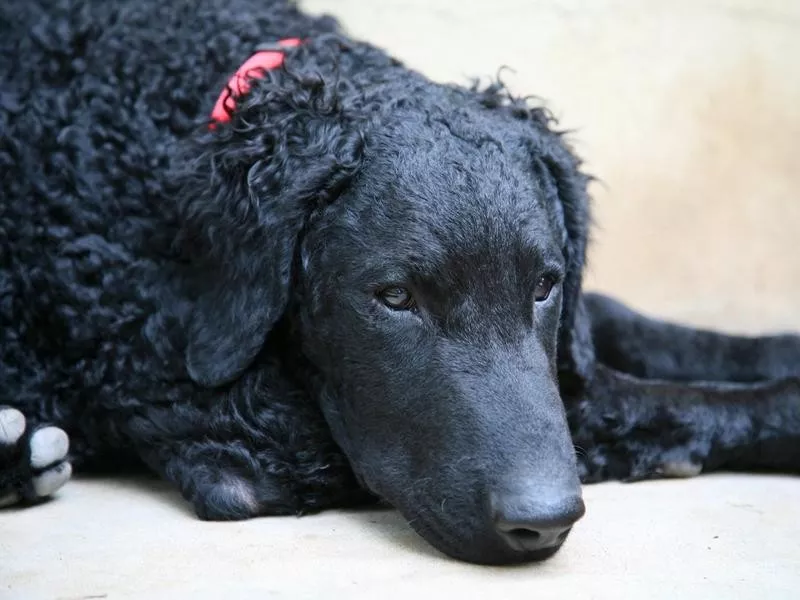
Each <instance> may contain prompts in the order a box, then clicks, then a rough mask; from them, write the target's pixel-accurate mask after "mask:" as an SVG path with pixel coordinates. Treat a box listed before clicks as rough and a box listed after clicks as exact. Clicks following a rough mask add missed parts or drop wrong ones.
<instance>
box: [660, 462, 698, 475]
mask: <svg viewBox="0 0 800 600" xmlns="http://www.w3.org/2000/svg"><path fill="white" fill-rule="evenodd" d="M702 470H703V465H698V464H696V463H692V462H689V461H688V460H687V461H677V462H668V463H664V465H662V467H661V472H662V474H664V475H665V476H667V477H695V476H697V475H700V473H701V471H702Z"/></svg>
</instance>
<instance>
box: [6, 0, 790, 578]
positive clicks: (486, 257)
mask: <svg viewBox="0 0 800 600" xmlns="http://www.w3.org/2000/svg"><path fill="white" fill-rule="evenodd" d="M0 33H1V34H2V35H0V47H1V48H2V54H1V55H0V56H1V58H0V61H1V62H0V75H2V82H3V84H2V90H1V92H0V169H2V205H0V324H1V325H2V333H1V334H0V336H1V337H0V344H1V346H0V405H5V408H4V409H0V500H2V502H3V503H6V504H9V503H12V502H16V501H27V502H32V501H36V500H37V499H39V498H41V497H44V496H47V495H49V494H51V493H52V492H53V491H54V490H55V489H56V488H58V487H59V486H60V485H61V484H62V483H63V482H64V481H66V479H67V478H68V477H69V474H70V468H71V467H70V464H69V463H68V462H67V457H66V454H67V437H66V435H65V434H64V431H66V432H67V433H68V435H69V438H70V442H71V453H70V454H69V457H68V458H69V460H70V461H72V463H73V464H74V465H75V466H79V467H82V468H87V469H88V468H92V467H99V466H103V467H106V468H107V467H109V466H111V467H112V468H121V465H123V464H128V463H130V462H131V460H130V459H135V460H136V461H142V462H143V463H145V464H146V465H148V466H149V467H150V468H151V469H153V470H154V471H156V472H157V473H159V474H161V475H162V476H163V477H165V478H167V479H169V480H170V481H172V482H174V483H175V484H176V485H177V486H178V487H179V488H180V490H181V492H182V493H183V495H184V496H185V497H186V498H187V499H188V500H189V501H190V502H191V503H192V504H193V506H194V508H195V509H196V511H197V513H198V514H199V515H200V516H201V517H202V518H206V519H243V518H247V517H253V516H256V515H275V514H290V513H303V512H310V511H316V510H320V509H324V508H327V507H331V506H341V505H347V504H355V503H360V502H368V501H370V500H373V499H374V498H380V499H383V500H386V501H388V502H389V503H391V504H393V505H394V506H396V507H397V508H398V509H399V510H400V511H401V512H402V513H403V514H404V515H405V516H406V517H407V518H408V519H409V521H410V522H411V524H412V525H413V527H414V528H415V529H416V530H418V531H419V532H420V533H421V534H422V535H423V536H424V537H425V538H426V539H427V540H429V541H430V542H431V543H432V544H433V545H434V546H436V547H437V548H439V549H441V550H442V551H444V552H446V553H447V554H450V555H452V556H455V557H458V558H461V559H464V560H469V561H476V562H487V563H489V562H490V563H507V562H519V561H525V560H531V559H537V558H543V557H546V556H549V555H551V554H553V553H554V552H555V551H556V550H557V549H558V548H559V547H560V546H561V544H562V542H563V541H564V539H565V537H566V535H567V533H568V532H569V529H570V527H571V526H572V524H573V523H574V522H575V521H576V520H577V519H579V518H580V517H581V515H582V513H583V510H584V507H583V503H582V501H581V496H580V487H579V478H580V479H583V480H584V481H598V480H601V479H606V478H622V479H629V480H630V479H643V478H650V477H659V476H686V475H694V474H697V473H699V472H701V471H708V470H712V469H719V468H729V469H756V468H772V469H783V470H787V471H795V472H796V471H797V470H798V469H799V468H800V378H798V375H799V374H800V338H798V337H794V336H780V337H770V338H760V339H744V338H733V337H725V336H722V335H718V334H715V333H710V332H699V331H693V330H689V329H685V328H681V327H678V326H674V325H668V324H664V323H659V322H655V321H652V320H649V319H646V318H644V317H642V316H639V315H636V314H634V313H632V312H630V311H629V310H627V309H626V308H624V307H623V306H620V305H619V304H617V303H615V302H613V301H611V300H608V299H605V298H601V297H596V296H588V295H583V294H582V292H581V273H582V268H583V263H584V254H585V248H586V238H587V228H588V225H589V215H588V208H587V197H586V183H587V178H586V177H585V176H583V175H582V174H581V173H580V171H579V164H578V162H577V160H576V159H575V157H574V156H573V155H572V153H571V152H570V150H569V149H568V147H567V145H566V144H565V142H564V139H563V138H562V137H561V136H560V135H559V134H558V133H557V132H555V131H554V130H553V129H552V128H551V122H550V120H549V119H548V117H547V115H546V113H545V112H544V111H543V110H541V109H538V108H535V107H530V106H528V105H526V103H525V102H523V101H521V100H516V99H513V98H511V97H509V95H508V94H507V93H506V91H505V90H504V89H503V88H502V86H500V85H494V86H491V87H489V88H488V89H479V88H477V87H476V88H473V89H465V88H462V87H457V86H445V85H438V84H434V83H432V82H430V81H428V80H426V79H425V78H424V77H422V76H421V75H419V74H417V73H415V72H413V71H410V70H408V69H407V68H405V67H403V66H402V65H401V64H400V63H398V62H397V61H395V60H393V59H391V58H390V57H388V56H386V54H384V53H383V52H381V51H380V50H378V49H375V48H373V47H371V46H369V45H367V44H363V43H357V42H353V41H350V40H348V39H346V38H344V37H342V36H341V35H340V34H338V33H337V26H336V24H335V22H334V21H333V20H331V19H329V18H311V17H308V16H305V15H303V14H301V13H300V12H298V11H297V10H296V9H295V8H294V7H293V6H291V5H289V4H286V3H283V2H270V3H264V2H257V1H255V0H224V1H223V0H205V1H202V2H197V1H196V0H176V1H174V2H161V1H156V0H136V1H130V2H128V1H125V0H85V1H83V2H75V1H74V0H6V1H5V2H4V3H3V4H2V7H0ZM286 38H298V39H299V42H297V41H293V42H292V43H291V44H287V45H284V46H283V47H279V48H274V47H273V48H272V49H269V50H267V51H265V52H264V53H262V54H259V55H257V56H258V57H260V58H258V59H257V62H258V61H261V62H259V64H260V65H261V66H262V67H263V68H261V69H257V70H255V71H252V72H250V77H249V78H248V79H247V80H246V81H245V82H244V84H243V85H240V84H241V82H239V81H237V80H231V84H230V86H229V87H228V88H227V91H226V92H223V96H221V97H220V102H221V104H220V105H218V106H217V109H216V110H215V111H214V115H215V120H214V121H213V122H210V119H209V115H210V114H211V112H212V108H213V107H214V101H215V100H216V99H217V97H218V96H219V94H220V92H221V91H223V90H226V81H228V78H229V76H230V75H231V73H232V72H233V71H235V69H236V68H237V66H238V65H241V64H242V63H243V62H244V61H246V60H247V59H248V58H249V57H250V56H251V55H253V54H254V52H255V51H256V50H257V49H258V47H259V45H260V44H264V43H271V44H275V42H277V41H278V40H281V39H286ZM264 61H267V62H264ZM270 61H271V63H272V64H269V65H268V64H267V63H268V62H270ZM278 63H282V64H278ZM248 88H249V90H248ZM713 381H716V382H720V383H712V382H713ZM47 425H49V426H47ZM573 444H575V445H576V446H577V448H578V460H577V464H576V457H575V450H574V446H573Z"/></svg>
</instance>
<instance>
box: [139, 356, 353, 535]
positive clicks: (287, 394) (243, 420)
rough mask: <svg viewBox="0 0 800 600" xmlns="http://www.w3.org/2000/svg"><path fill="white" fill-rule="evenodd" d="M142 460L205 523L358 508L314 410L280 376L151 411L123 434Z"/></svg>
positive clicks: (257, 377)
mask: <svg viewBox="0 0 800 600" xmlns="http://www.w3.org/2000/svg"><path fill="white" fill-rule="evenodd" d="M127 430H128V434H129V435H130V437H131V439H132V441H133V443H134V445H135V447H136V448H137V450H138V452H139V454H140V456H141V457H142V458H143V459H144V461H145V462H146V463H147V464H148V465H150V466H151V468H153V469H154V470H156V471H157V472H158V473H160V474H161V475H162V476H163V477H165V478H166V479H168V480H170V481H171V482H173V483H175V484H176V485H177V486H178V487H179V489H180V491H181V493H182V494H183V496H184V497H185V498H186V499H187V500H188V501H189V502H191V503H192V505H193V507H194V509H195V512H196V513H197V514H198V516H200V517H201V518H203V519H210V520H236V519H246V518H250V517H254V516H258V515H277V514H300V513H304V512H313V511H317V510H322V509H324V508H328V507H331V506H337V505H343V504H352V503H355V502H359V501H363V500H364V499H365V497H364V492H362V491H361V488H360V487H359V486H358V484H357V483H356V481H355V478H354V476H353V474H352V471H351V469H350V467H349V464H348V463H347V461H346V459H345V457H344V456H343V454H342V453H341V451H340V450H339V448H338V446H336V445H335V443H334V442H333V440H332V439H331V436H330V433H329V429H328V427H327V425H326V423H325V422H324V419H323V417H322V414H321V412H320V410H319V408H318V407H317V406H316V405H314V404H313V402H311V401H310V400H309V399H308V397H307V396H306V395H305V394H304V393H302V392H300V391H298V390H297V389H296V388H293V387H292V386H291V385H290V384H289V383H287V382H286V381H283V380H282V379H281V378H280V376H279V375H278V374H277V372H271V373H269V374H267V373H265V372H263V371H262V372H259V373H250V374H246V375H245V376H243V377H242V378H240V380H238V381H237V382H236V383H234V384H233V385H232V386H230V387H228V388H222V389H220V390H214V391H209V393H208V395H204V396H203V397H202V398H201V399H198V398H194V400H193V401H192V402H191V403H189V402H171V403H169V404H164V405H161V406H158V407H149V408H147V409H146V410H144V411H143V412H140V414H138V415H137V416H136V417H134V418H132V420H131V421H130V422H129V423H128V425H127Z"/></svg>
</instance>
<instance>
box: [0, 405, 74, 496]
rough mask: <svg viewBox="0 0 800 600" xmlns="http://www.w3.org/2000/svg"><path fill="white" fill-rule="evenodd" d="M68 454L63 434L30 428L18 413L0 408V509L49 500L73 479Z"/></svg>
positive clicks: (57, 430)
mask: <svg viewBox="0 0 800 600" xmlns="http://www.w3.org/2000/svg"><path fill="white" fill-rule="evenodd" d="M68 452H69V438H68V437H67V434H66V433H65V432H64V431H63V430H61V429H59V428H58V427H39V428H29V427H28V424H27V422H26V420H25V416H24V415H23V414H22V413H21V412H20V411H18V410H16V409H15V408H9V407H0V507H3V506H10V505H12V504H17V503H18V502H22V503H33V502H38V501H40V500H43V499H45V498H48V497H49V496H52V495H53V494H54V493H55V492H56V491H57V490H59V489H60V488H61V487H62V486H63V485H64V484H65V483H66V482H67V481H68V480H69V478H70V476H71V475H72V466H71V465H70V463H69V461H68V460H67V453H68Z"/></svg>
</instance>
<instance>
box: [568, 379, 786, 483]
mask: <svg viewBox="0 0 800 600" xmlns="http://www.w3.org/2000/svg"><path fill="white" fill-rule="evenodd" d="M566 406H567V413H568V417H569V421H570V426H571V428H572V432H573V441H574V443H575V445H576V449H577V452H578V458H579V464H580V467H581V469H582V478H583V480H584V481H587V482H588V481H600V480H604V479H624V480H638V479H647V478H655V477H682V476H691V475H697V474H699V473H700V472H701V471H711V470H715V469H730V470H757V469H770V470H781V471H786V472H800V378H786V379H782V380H775V381H768V382H762V383H750V384H733V383H724V384H717V383H675V382H668V381H658V380H649V379H647V380H645V379H638V378H636V377H633V376H630V375H627V374H623V373H619V372H617V371H613V370H611V369H609V368H607V367H605V366H603V365H598V366H597V368H596V371H595V375H594V378H593V380H592V381H591V382H590V384H589V385H588V387H587V388H586V390H585V392H584V395H583V397H582V398H581V399H579V400H574V401H573V400H569V399H567V401H566Z"/></svg>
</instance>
